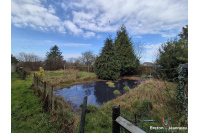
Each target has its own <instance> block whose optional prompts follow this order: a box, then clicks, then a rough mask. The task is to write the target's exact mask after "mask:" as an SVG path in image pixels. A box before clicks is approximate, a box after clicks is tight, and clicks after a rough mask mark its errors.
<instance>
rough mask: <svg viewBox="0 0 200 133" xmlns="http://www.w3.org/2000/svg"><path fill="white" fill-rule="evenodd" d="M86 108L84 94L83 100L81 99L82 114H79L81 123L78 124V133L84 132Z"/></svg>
mask: <svg viewBox="0 0 200 133" xmlns="http://www.w3.org/2000/svg"><path fill="white" fill-rule="evenodd" d="M86 109H87V96H85V97H84V100H83V107H82V114H81V124H80V130H79V132H80V133H84V126H85V116H86Z"/></svg>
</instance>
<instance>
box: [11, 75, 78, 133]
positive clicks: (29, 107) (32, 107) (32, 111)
mask: <svg viewBox="0 0 200 133" xmlns="http://www.w3.org/2000/svg"><path fill="white" fill-rule="evenodd" d="M18 76H19V75H18V74H17V73H12V74H11V131H12V132H14V133H15V132H16V133H19V132H33V133H37V132H66V131H69V132H74V131H75V130H76V126H74V125H75V124H77V121H76V122H75V121H74V119H75V118H77V116H76V115H75V114H74V113H73V112H72V111H71V109H70V108H69V106H68V105H67V104H65V105H64V106H65V109H66V111H64V112H65V113H64V116H62V114H61V112H59V111H57V110H56V111H55V112H51V113H50V112H45V110H44V108H43V104H44V103H43V102H42V97H40V95H39V94H40V93H39V91H37V88H35V87H34V86H32V87H31V85H32V76H30V77H28V78H26V79H25V80H21V78H19V77H18ZM61 116H62V117H61ZM77 120H79V118H77Z"/></svg>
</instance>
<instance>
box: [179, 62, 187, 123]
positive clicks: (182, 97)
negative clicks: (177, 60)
mask: <svg viewBox="0 0 200 133" xmlns="http://www.w3.org/2000/svg"><path fill="white" fill-rule="evenodd" d="M177 73H178V78H177V80H178V85H177V88H176V99H177V109H178V112H179V115H180V117H181V118H182V119H183V120H181V122H182V125H184V123H185V122H186V121H187V113H188V112H187V108H188V101H187V97H188V93H187V91H188V90H187V89H188V88H187V77H186V71H185V69H183V68H182V67H181V66H180V65H179V66H178V68H177Z"/></svg>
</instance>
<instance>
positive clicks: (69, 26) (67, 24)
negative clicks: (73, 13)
mask: <svg viewBox="0 0 200 133" xmlns="http://www.w3.org/2000/svg"><path fill="white" fill-rule="evenodd" d="M64 26H65V27H66V28H67V29H69V30H70V31H71V32H72V33H74V34H75V35H79V34H82V33H83V30H82V29H80V28H78V27H77V26H76V25H75V24H74V23H73V22H71V21H69V20H68V21H65V22H64Z"/></svg>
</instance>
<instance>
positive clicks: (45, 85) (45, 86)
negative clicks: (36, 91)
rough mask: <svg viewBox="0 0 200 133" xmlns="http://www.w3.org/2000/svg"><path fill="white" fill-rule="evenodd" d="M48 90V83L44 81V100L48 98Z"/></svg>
mask: <svg viewBox="0 0 200 133" xmlns="http://www.w3.org/2000/svg"><path fill="white" fill-rule="evenodd" d="M46 88H47V84H46V81H44V98H45V97H46V93H47V91H46Z"/></svg>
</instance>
